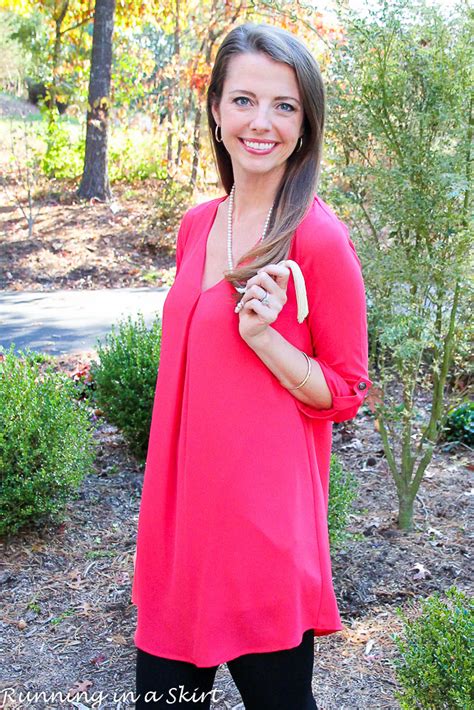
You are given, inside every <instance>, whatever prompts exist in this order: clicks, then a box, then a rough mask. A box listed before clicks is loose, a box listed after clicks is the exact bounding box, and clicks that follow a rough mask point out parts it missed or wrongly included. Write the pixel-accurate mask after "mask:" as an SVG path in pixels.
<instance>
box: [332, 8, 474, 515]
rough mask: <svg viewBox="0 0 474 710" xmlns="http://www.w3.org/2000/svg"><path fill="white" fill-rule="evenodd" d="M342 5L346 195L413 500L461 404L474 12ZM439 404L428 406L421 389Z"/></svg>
mask: <svg viewBox="0 0 474 710" xmlns="http://www.w3.org/2000/svg"><path fill="white" fill-rule="evenodd" d="M372 7H373V9H372V10H371V11H370V13H369V14H368V16H366V17H360V16H358V15H356V14H355V13H353V12H352V11H344V12H343V13H342V10H341V13H342V20H341V21H342V23H343V25H344V27H345V29H346V34H345V37H344V38H343V40H342V41H341V42H338V43H337V44H336V45H335V46H334V47H333V53H332V57H333V61H332V63H331V66H330V70H329V77H328V82H327V86H328V98H329V117H330V121H329V127H328V131H327V137H328V144H329V145H330V146H331V149H330V153H329V160H330V161H332V174H331V179H332V181H333V186H334V189H332V190H328V191H329V192H330V197H331V201H332V202H333V203H335V204H337V205H338V207H339V211H340V212H341V213H342V215H343V216H344V217H346V219H347V220H348V221H349V222H350V223H352V231H353V234H354V235H355V236H356V238H357V239H358V244H359V251H360V254H361V256H362V258H363V263H364V275H365V280H366V286H367V291H368V301H369V306H370V308H369V327H370V333H371V361H372V366H373V376H374V379H375V382H376V385H377V386H378V387H379V388H380V392H381V396H380V401H379V403H378V404H377V410H376V415H377V419H378V423H379V428H380V433H381V436H382V440H383V446H384V450H385V454H386V457H387V461H388V463H389V466H390V469H391V472H392V474H393V477H394V480H395V483H396V487H397V492H398V498H399V505H400V509H399V525H400V526H401V527H404V528H411V527H412V525H413V501H414V498H415V496H416V493H417V491H418V488H419V486H420V483H421V480H422V477H423V474H424V472H425V470H426V467H427V466H428V464H429V462H430V460H431V457H432V453H433V448H434V445H435V443H436V442H437V441H438V438H439V436H440V433H441V431H442V426H443V423H444V419H445V417H446V413H447V409H448V406H449V396H448V395H449V392H448V391H447V387H446V383H447V376H448V373H449V370H450V367H451V365H452V362H453V355H454V353H455V350H456V346H457V343H458V341H459V339H461V338H462V337H463V332H462V324H463V321H464V314H465V313H466V310H467V301H468V278H467V254H468V251H469V246H470V244H472V221H471V192H472V179H471V163H472V131H473V110H472V109H473V95H472V68H473V51H474V50H473V45H472V41H471V39H472V30H473V12H472V10H470V9H469V8H468V6H467V4H464V3H461V4H459V5H458V6H457V7H456V8H453V10H452V12H451V14H450V16H449V17H444V16H443V15H442V14H441V13H440V11H439V9H437V8H436V7H433V6H429V5H427V4H426V3H425V2H424V1H422V0H418V1H417V2H412V1H410V2H407V1H406V0H402V1H401V0H395V1H394V2H390V3H389V2H386V1H384V2H379V3H378V4H376V5H375V6H372ZM420 394H423V397H424V400H425V402H426V401H428V402H429V414H428V417H427V418H425V416H424V410H422V409H421V408H420V406H419V401H420V400H419V395H420Z"/></svg>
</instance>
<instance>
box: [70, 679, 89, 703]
mask: <svg viewBox="0 0 474 710" xmlns="http://www.w3.org/2000/svg"><path fill="white" fill-rule="evenodd" d="M92 685H93V683H92V681H91V680H81V681H76V682H75V683H74V685H73V686H72V688H69V690H68V691H67V696H68V699H69V697H70V696H72V697H74V696H75V695H78V694H79V693H87V691H88V690H89V688H90V687H91V686H92Z"/></svg>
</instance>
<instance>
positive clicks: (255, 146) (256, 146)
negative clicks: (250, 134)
mask: <svg viewBox="0 0 474 710" xmlns="http://www.w3.org/2000/svg"><path fill="white" fill-rule="evenodd" d="M240 140H241V141H242V143H244V145H246V146H247V148H251V149H252V150H261V151H265V152H266V151H269V150H271V149H272V148H274V147H275V146H276V142H275V143H262V142H260V141H246V140H245V139H244V138H241V139H240Z"/></svg>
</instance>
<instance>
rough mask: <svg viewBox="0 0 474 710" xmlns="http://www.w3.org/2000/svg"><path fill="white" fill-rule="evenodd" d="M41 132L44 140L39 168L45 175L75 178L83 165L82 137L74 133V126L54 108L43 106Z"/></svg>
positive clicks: (83, 146) (83, 145) (83, 144)
mask: <svg viewBox="0 0 474 710" xmlns="http://www.w3.org/2000/svg"><path fill="white" fill-rule="evenodd" d="M42 113H43V118H44V120H43V124H42V134H43V139H44V142H45V148H44V153H43V155H42V160H41V169H42V171H43V173H44V174H45V175H46V176H47V177H50V178H51V177H54V178H75V177H77V176H78V175H81V174H82V169H83V166H84V151H85V142H84V139H83V138H81V137H79V136H77V135H75V133H76V127H75V126H71V124H70V121H69V120H68V119H67V118H65V117H60V116H59V115H58V114H57V111H56V109H53V110H50V109H48V108H45V107H43V109H42Z"/></svg>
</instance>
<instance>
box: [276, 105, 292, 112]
mask: <svg viewBox="0 0 474 710" xmlns="http://www.w3.org/2000/svg"><path fill="white" fill-rule="evenodd" d="M279 105H280V106H286V108H285V109H284V111H285V113H291V112H292V111H294V110H295V107H294V106H292V105H291V104H287V103H282V104H279ZM288 109H289V110H288Z"/></svg>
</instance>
